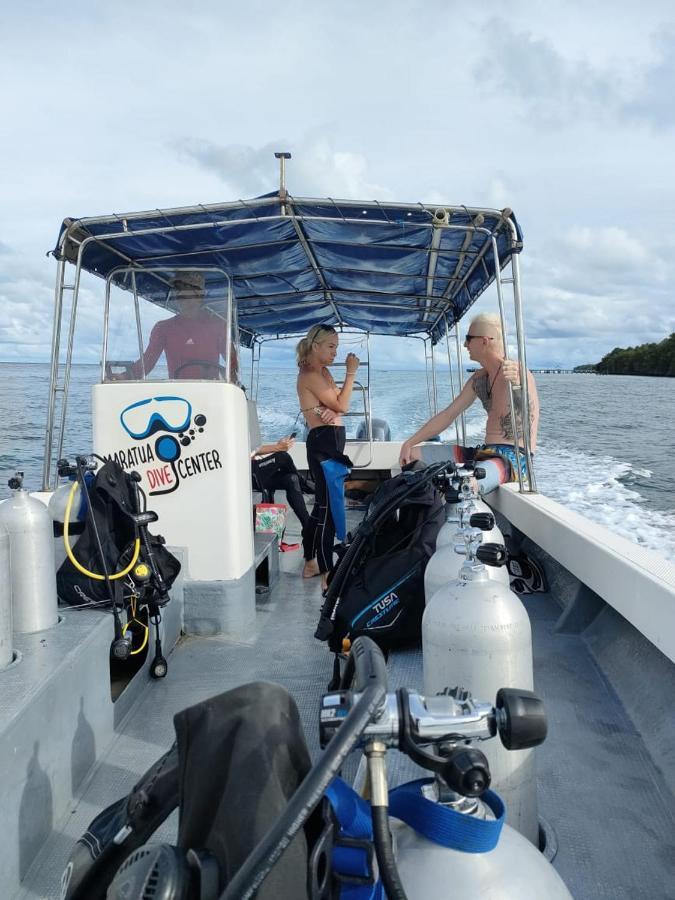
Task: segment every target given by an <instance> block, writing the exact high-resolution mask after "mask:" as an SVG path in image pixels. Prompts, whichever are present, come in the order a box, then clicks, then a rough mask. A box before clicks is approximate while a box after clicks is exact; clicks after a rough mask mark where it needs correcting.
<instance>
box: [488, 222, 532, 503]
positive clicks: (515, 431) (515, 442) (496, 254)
mask: <svg viewBox="0 0 675 900" xmlns="http://www.w3.org/2000/svg"><path fill="white" fill-rule="evenodd" d="M492 253H493V256H494V262H495V284H496V285H497V302H498V304H499V318H500V320H501V325H502V342H503V345H504V347H503V349H504V359H508V358H509V345H508V336H507V334H506V316H505V314H504V297H503V294H502V279H501V268H500V265H499V250H498V248H497V241H496V240H495V238H494V237H493V238H492ZM507 385H508V394H509V411H510V413H511V423H512V426H513V447H514V452H515V454H516V474H517V476H518V490H519V491H520V493H521V494H522V493H523V491H524V487H523V473H522V471H521V469H520V438H519V436H518V427H517V425H518V422H517V420H516V405H515V403H514V401H513V385H512V384H511V382H510V381H509V382H507ZM523 418H524V417H523ZM524 429H525V423H524V422H523V430H524Z"/></svg>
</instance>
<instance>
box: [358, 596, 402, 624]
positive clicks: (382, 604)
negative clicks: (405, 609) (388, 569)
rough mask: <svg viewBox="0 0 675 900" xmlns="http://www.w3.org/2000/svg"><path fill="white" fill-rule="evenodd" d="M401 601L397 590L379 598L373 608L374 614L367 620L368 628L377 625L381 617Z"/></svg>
mask: <svg viewBox="0 0 675 900" xmlns="http://www.w3.org/2000/svg"><path fill="white" fill-rule="evenodd" d="M400 602H401V600H400V597H399V596H398V594H397V593H396V592H395V591H390V592H389V593H388V594H387V595H386V597H383V598H382V599H381V600H378V601H377V603H376V604H375V605H374V606H373V608H372V613H373V615H372V616H371V618H370V619H369V620H368V621H367V622H366V628H372V627H373V625H375V624H376V623H377V622H379V621H380V619H381V618H383V616H386V614H387V613H389V612H391V611H392V610H393V609H395V608H396V607H397V606H398V605H399V604H400Z"/></svg>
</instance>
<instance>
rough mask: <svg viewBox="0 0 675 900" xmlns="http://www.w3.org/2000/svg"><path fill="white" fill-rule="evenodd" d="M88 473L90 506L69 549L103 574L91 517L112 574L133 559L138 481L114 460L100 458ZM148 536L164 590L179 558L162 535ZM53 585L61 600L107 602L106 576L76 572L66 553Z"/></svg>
mask: <svg viewBox="0 0 675 900" xmlns="http://www.w3.org/2000/svg"><path fill="white" fill-rule="evenodd" d="M85 477H86V476H85ZM90 478H91V480H90V482H89V484H88V493H89V500H90V506H89V508H88V509H87V514H86V520H85V523H84V531H83V532H82V534H81V536H80V538H79V539H78V541H77V543H76V544H75V545H74V547H73V555H74V556H75V558H76V559H77V561H78V562H79V563H80V564H81V565H82V566H83V568H85V569H87V570H88V571H89V572H95V573H97V574H101V575H102V574H103V568H102V564H101V554H100V552H99V549H98V544H97V541H96V533H95V528H94V523H93V522H92V518H94V519H95V520H96V521H95V524H96V528H97V529H98V535H99V538H100V541H101V547H102V549H103V555H104V557H105V564H106V568H107V570H108V574H110V575H113V574H115V572H118V571H120V570H121V569H122V568H124V567H126V566H127V565H128V564H129V562H130V561H131V557H132V553H133V549H134V543H135V540H136V537H137V535H138V531H137V527H136V524H135V522H134V516H135V515H136V514H137V513H139V512H141V510H138V509H137V508H136V506H137V502H136V496H137V495H136V486H135V484H134V483H133V481H132V479H131V476H130V475H129V474H128V473H127V472H125V471H124V469H123V468H122V467H121V466H120V465H118V463H116V462H115V461H114V460H107V461H106V462H104V464H103V465H102V466H101V468H100V469H99V470H98V472H96V474H95V475H93V477H91V476H90ZM147 538H148V542H149V544H150V548H151V550H152V555H153V557H154V560H155V564H156V566H157V569H158V571H159V574H160V575H161V577H162V579H163V580H164V584H165V585H166V588H167V590H168V589H169V588H170V587H171V585H172V584H173V583H174V581H175V580H176V577H177V576H178V573H179V572H180V562H179V561H178V560H177V559H176V557H175V556H174V555H173V554H172V553H169V551H168V550H167V549H166V547H165V546H164V539H163V538H162V537H159V536H154V535H151V534H149V533H148V535H147ZM141 558H142V557H141ZM128 579H132V580H133V576H132V575H131V574H130V575H129V576H127V579H125V582H126V581H127V580H128ZM56 588H57V593H58V596H59V600H61V602H62V603H65V604H67V605H69V606H82V605H84V604H88V603H96V604H97V605H100V606H105V605H106V603H109V602H110V594H109V592H108V588H107V586H106V583H105V581H102V580H101V581H100V580H97V579H93V578H90V577H88V576H87V575H85V574H84V573H83V572H80V571H79V570H78V569H77V568H76V567H75V566H74V565H73V563H72V562H71V561H70V560H69V559H68V558H67V557H66V559H65V560H64V562H63V563H62V565H61V566H60V568H59V570H58V572H57V573H56Z"/></svg>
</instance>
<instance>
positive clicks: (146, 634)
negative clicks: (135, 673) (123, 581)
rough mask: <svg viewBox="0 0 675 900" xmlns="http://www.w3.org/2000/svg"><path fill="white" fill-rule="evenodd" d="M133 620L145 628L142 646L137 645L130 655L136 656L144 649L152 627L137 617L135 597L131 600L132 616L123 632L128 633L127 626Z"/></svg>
mask: <svg viewBox="0 0 675 900" xmlns="http://www.w3.org/2000/svg"><path fill="white" fill-rule="evenodd" d="M132 622H135V623H136V624H137V625H140V626H141V628H142V629H143V632H144V633H143V641H142V642H141V646H140V647H137V648H136V649H135V650H132V651H131V654H130V655H131V656H136V654H137V653H140V652H141V650H143V649H144V648H145V645H146V644H147V643H148V637H149V635H150V629H149V628H148V626H147V625H146V624H145V622H141V620H140V619H137V618H136V601H135V600H133V598H132V600H131V618H130V619H129V620H128V622H127V623H126V625H125V626H124V628H123V629H122V634H126V633H127V628H128V627H129V626H130V625H131V624H132Z"/></svg>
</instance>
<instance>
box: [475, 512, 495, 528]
mask: <svg viewBox="0 0 675 900" xmlns="http://www.w3.org/2000/svg"><path fill="white" fill-rule="evenodd" d="M469 525H470V526H471V527H472V528H480V530H481V531H492V529H493V528H494V527H495V517H494V516H493V515H492V513H474V514H473V515H472V516H471V518H470V519H469Z"/></svg>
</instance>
